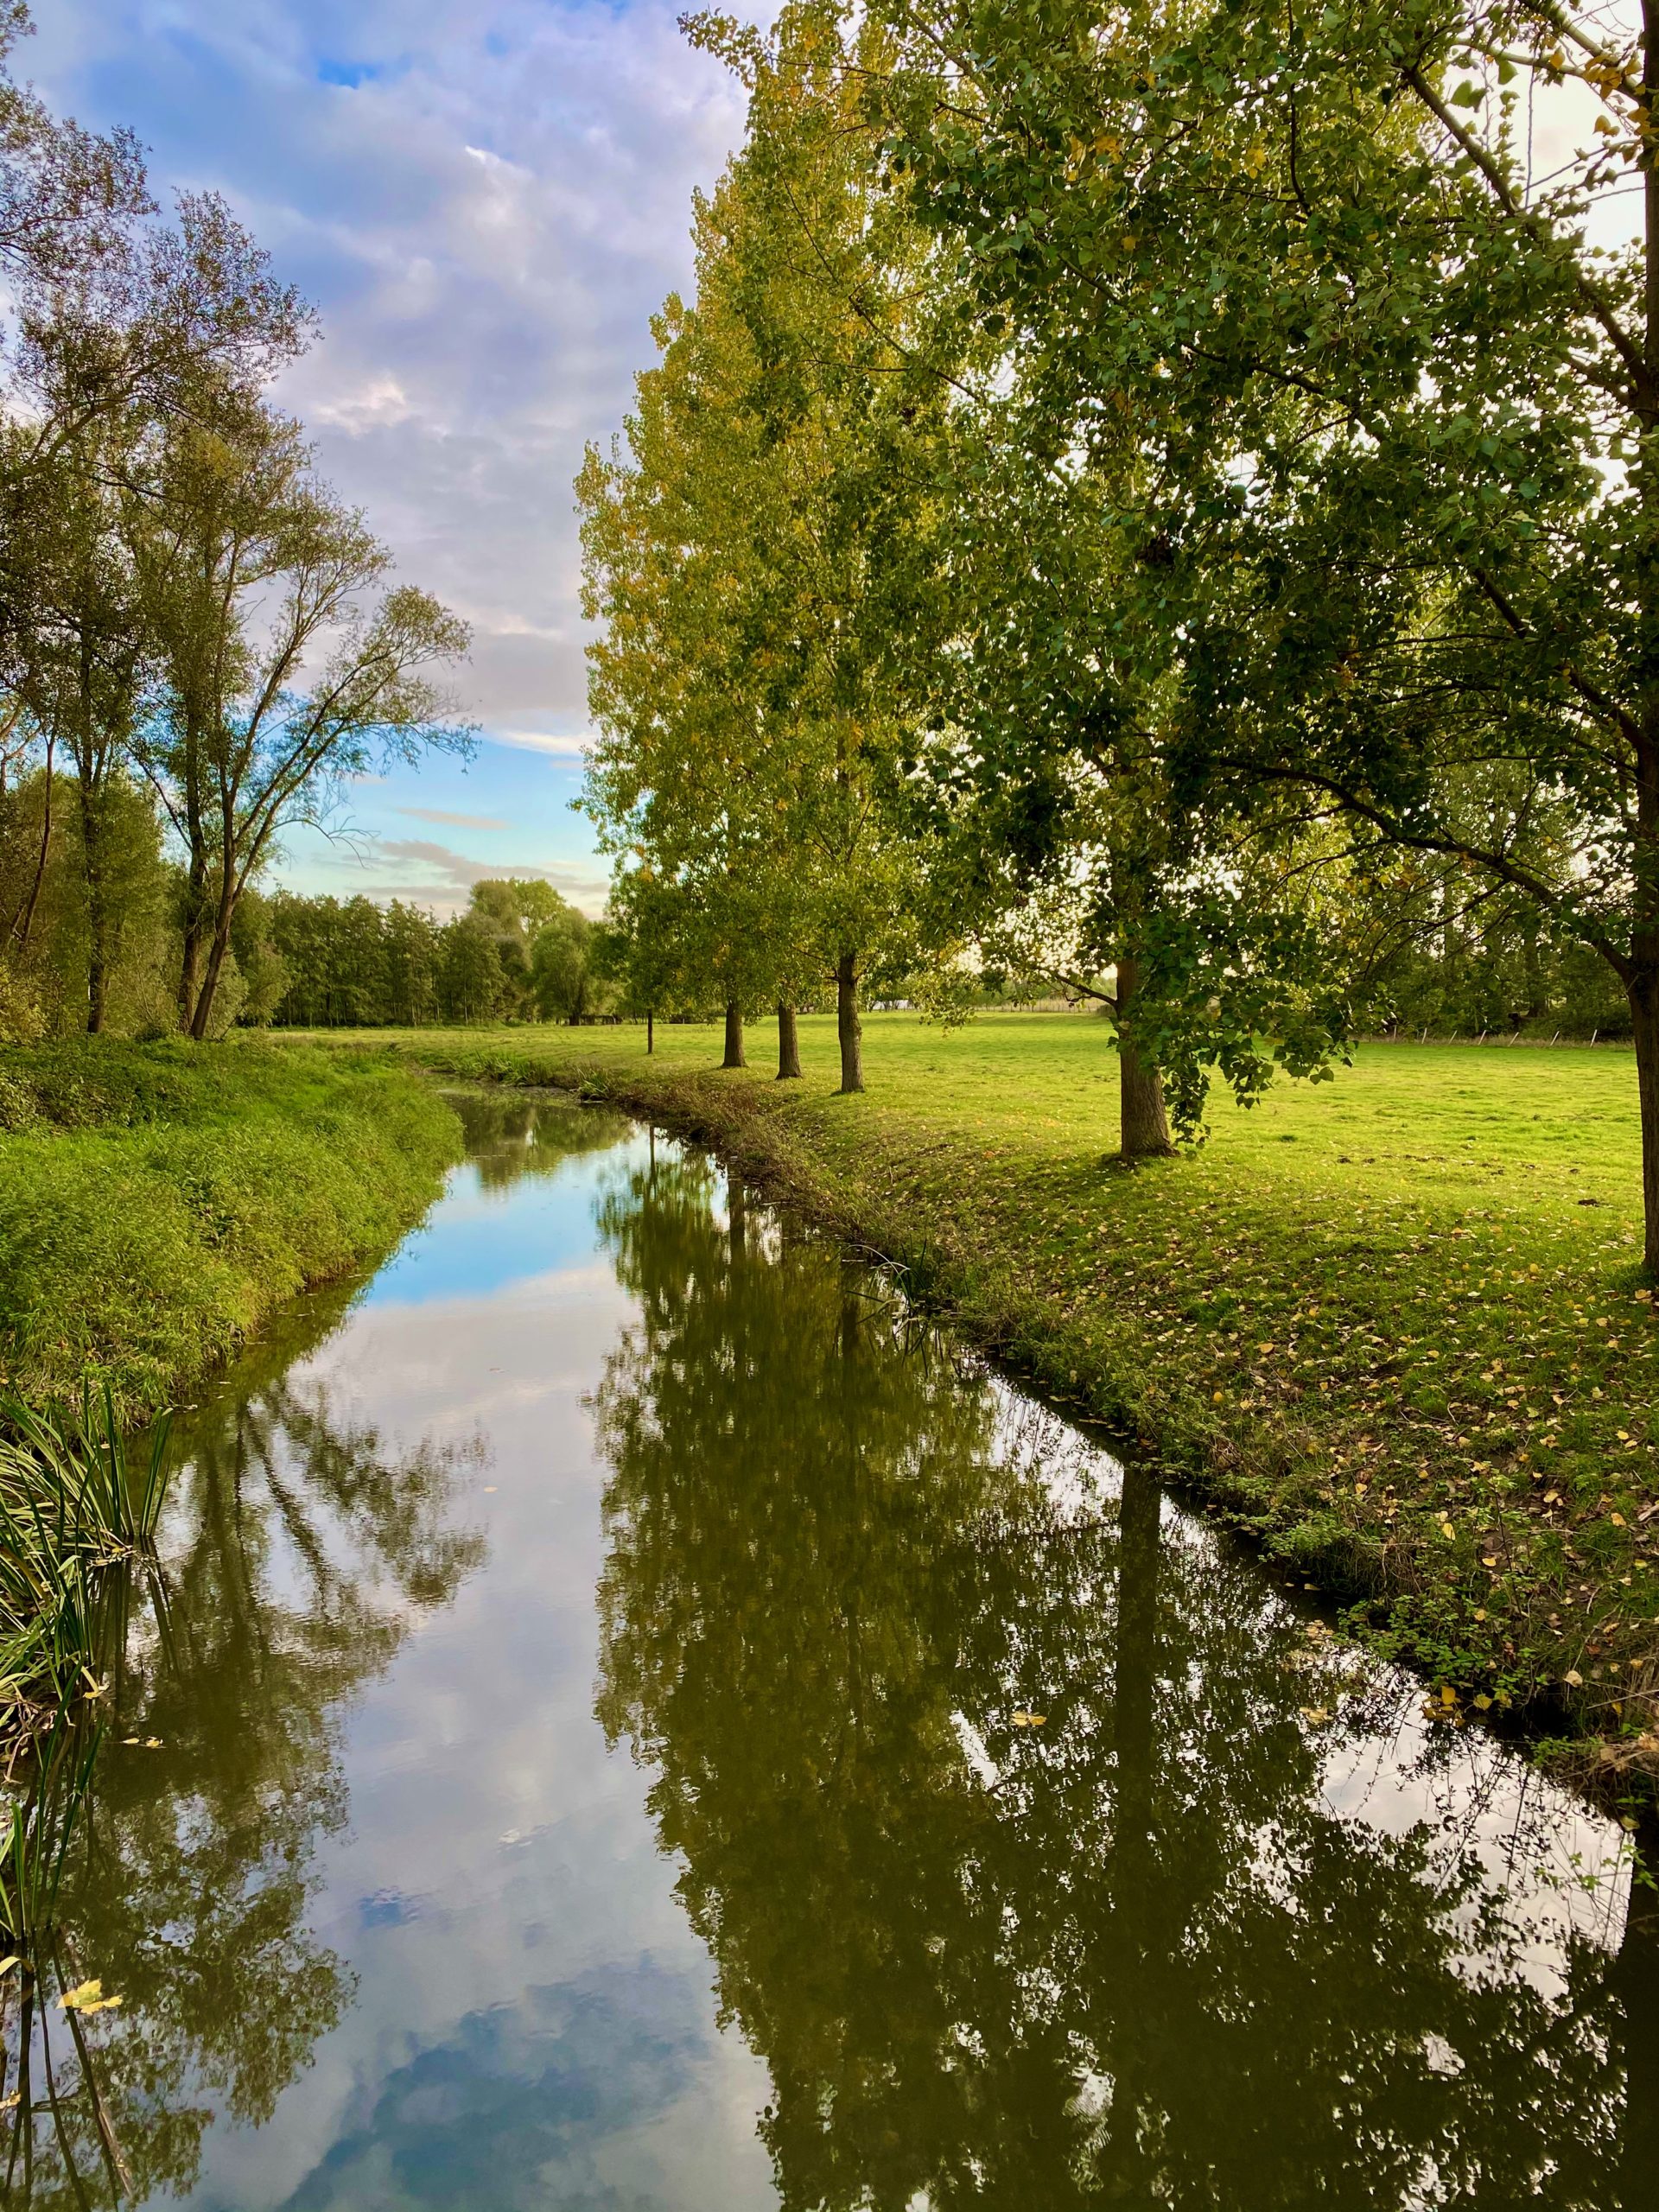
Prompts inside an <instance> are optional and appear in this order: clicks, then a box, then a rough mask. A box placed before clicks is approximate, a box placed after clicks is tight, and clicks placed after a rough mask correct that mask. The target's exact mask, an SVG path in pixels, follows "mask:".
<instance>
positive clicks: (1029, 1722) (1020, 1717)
mask: <svg viewBox="0 0 1659 2212" xmlns="http://www.w3.org/2000/svg"><path fill="white" fill-rule="evenodd" d="M1047 1718H1048V1715H1047V1714H1046V1713H1015V1714H1014V1726H1015V1727H1016V1728H1040V1727H1041V1726H1042V1725H1043V1723H1044V1721H1045V1720H1046V1719H1047Z"/></svg>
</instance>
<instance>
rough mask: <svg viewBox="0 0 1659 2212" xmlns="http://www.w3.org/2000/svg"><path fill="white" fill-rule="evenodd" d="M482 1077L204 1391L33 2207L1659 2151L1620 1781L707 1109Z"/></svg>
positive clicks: (1527, 2176)
mask: <svg viewBox="0 0 1659 2212" xmlns="http://www.w3.org/2000/svg"><path fill="white" fill-rule="evenodd" d="M467 1116H468V1119H469V1122H470V1124H471V1134H472V1135H473V1139H474V1151H473V1157H472V1159H471V1160H470V1162H469V1164H468V1165H467V1166H466V1167H465V1168H463V1169H461V1170H460V1171H458V1172H457V1173H456V1175H455V1177H454V1181H453V1183H452V1185H451V1188H450V1191H449V1192H448V1196H447V1197H446V1198H444V1200H443V1201H442V1203H441V1205H439V1206H438V1207H437V1208H436V1209H435V1211H434V1212H433V1214H432V1215H431V1217H429V1220H428V1222H427V1223H426V1224H424V1225H423V1228H422V1229H421V1230H418V1231H417V1232H416V1234H415V1235H414V1236H411V1237H410V1239H409V1240H408V1241H407V1243H405V1245H404V1248H403V1249H401V1250H400V1251H399V1252H398V1253H397V1255H395V1256H394V1257H393V1258H392V1260H391V1262H389V1263H388V1264H387V1266H386V1267H385V1268H383V1269H382V1270H381V1271H380V1273H379V1274H378V1276H377V1277H376V1278H375V1279H374V1280H373V1281H372V1282H371V1283H369V1284H367V1285H366V1286H363V1287H359V1289H358V1290H357V1291H356V1292H355V1294H353V1292H351V1291H350V1290H347V1289H342V1290H340V1291H339V1292H336V1293H334V1294H329V1295H327V1296H325V1297H321V1298H317V1299H313V1300H308V1301H307V1302H305V1303H304V1304H302V1306H299V1307H298V1308H296V1310H295V1311H294V1313H292V1314H291V1315H290V1317H289V1320H288V1322H287V1323H286V1325H285V1326H284V1329H283V1332H281V1334H280V1335H278V1336H277V1337H275V1338H272V1339H271V1340H270V1342H268V1343H267V1344H265V1345H264V1347H263V1348H262V1350H261V1351H260V1353H259V1355H258V1356H257V1358H255V1359H253V1360H251V1361H250V1362H249V1363H245V1365H244V1366H243V1367H242V1368H241V1369H240V1370H238V1371H237V1372H235V1373H234V1374H232V1375H230V1376H226V1378H224V1380H223V1382H222V1383H221V1385H220V1386H219V1388H218V1389H216V1390H215V1391H214V1392H213V1394H212V1395H210V1396H208V1397H206V1398H204V1400H203V1402H201V1403H200V1405H199V1406H198V1407H196V1408H194V1410H193V1411H191V1412H190V1413H188V1414H187V1415H185V1416H184V1418H183V1421H182V1425H181V1432H180V1447H181V1464H180V1466H179V1471H178V1473H177V1475H176V1477H175V1483H174V1487H173V1490H172V1492H171V1494H170V1498H169V1503H168V1515H167V1519H166V1523H165V1529H164V1541H163V1545H162V1552H163V1559H162V1572H161V1573H160V1575H159V1576H158V1577H157V1578H156V1579H155V1580H153V1581H151V1580H144V1581H143V1582H141V1583H139V1584H137V1585H136V1586H134V1587H133V1589H132V1590H131V1591H130V1592H129V1593H128V1604H127V1607H126V1618H124V1620H118V1621H114V1622H112V1624H111V1637H110V1657H109V1672H110V1675H111V1686H110V1688H109V1690H108V1691H107V1693H106V1694H105V1698H104V1699H103V1700H99V1703H100V1705H101V1706H102V1707H105V1708H107V1711H108V1715H109V1717H108V1719H107V1722H106V1724H105V1733H104V1736H103V1738H102V1741H101V1743H100V1745H99V1749H98V1753H97V1758H96V1763H95V1765H94V1768H93V1770H92V1777H91V1780H90V1783H89V1785H88V1789H87V1793H86V1801H85V1803H84V1804H83V1806H82V1808H81V1810H80V1815H79V1821H78V1822H77V1824H76V1825H75V1826H74V1827H73V1830H72V1831H71V1834H70V1840H69V1845H68V1848H67V1854H66V1859H65V1866H66V1873H65V1877H64V1883H63V1887H62V1890H61V1891H60V1897H59V1903H58V1906H57V1909H56V1911H55V1913H54V1916H53V1921H52V1925H51V1928H50V1929H49V1931H48V1939H46V1940H43V1943H42V1952H43V1954H44V1953H46V1952H49V1955H50V1959H51V1965H50V1967H49V1968H48V1971H47V1972H46V1973H45V1974H44V1975H43V1980H42V1986H41V1991H40V1992H39V2001H36V2002H35V2003H32V2004H31V2005H29V2009H28V2011H27V2013H24V2012H22V2010H21V2009H20V1999H19V1991H18V1984H17V1977H16V1974H15V1972H14V1973H13V1974H10V1975H8V1976H7V1977H6V1978H5V1979H4V1980H3V1982H0V1990H3V1992H4V1993H5V1998H4V2001H5V2004H6V2006H7V2010H6V2012H5V2015H4V2029H5V2037H6V2055H7V2066H8V2071H7V2077H6V2082H5V2089H6V2092H7V2093H8V2094H9V2095H11V2096H13V2097H15V2098H16V2102H15V2103H13V2104H11V2105H10V2106H9V2107H8V2108H7V2110H6V2111H5V2112H4V2113H3V2114H0V2126H3V2131H4V2133H3V2139H0V2159H3V2160H4V2161H5V2162H6V2164H5V2171H4V2186H3V2201H4V2202H5V2203H7V2204H16V2205H24V2204H28V2205H31V2206H42V2207H44V2206H52V2207H58V2206H66V2207H67V2206H80V2205H105V2206H107V2205H110V2204H111V2203H113V2202H120V2203H124V2204H126V2203H131V2204H147V2203H156V2204H160V2203H164V2202H172V2201H176V2200H181V2201H183V2202H186V2203H188V2204H190V2205H192V2206H195V2207H200V2208H210V2207H211V2208H216V2209H219V2212H232V2209H234V2212H252V2209H253V2208H261V2209H262V2212H263V2208H268V2207H270V2208H275V2207H279V2206H281V2207H290V2208H296V2212H298V2208H315V2212H346V2208H350V2209H351V2212H413V2209H414V2208H428V2207H465V2208H478V2212H530V2208H543V2207H545V2208H561V2212H563V2208H569V2212H576V2208H581V2212H647V2209H648V2208H649V2212H657V2209H658V2208H662V2209H663V2212H668V2208H673V2212H705V2208H706V2209H707V2212H716V2208H718V2212H747V2208H751V2207H753V2208H760V2207H766V2206H772V2205H777V2204H782V2205H785V2206H787V2207H789V2208H791V2212H807V2208H815V2207H820V2206H823V2207H836V2208H841V2207H848V2208H850V2207H855V2206H867V2205H868V2206H871V2207H879V2208H882V2212H887V2208H892V2212H920V2208H923V2207H927V2206H931V2207H935V2208H939V2207H944V2206H955V2205H961V2204H974V2205H985V2206H993V2207H1005V2206H1006V2207H1009V2208H1039V2212H1046V2208H1049V2207H1054V2208H1069V2207H1073V2206H1079V2207H1080V2206H1085V2205H1086V2206H1095V2205H1099V2206H1135V2207H1141V2206H1147V2207H1151V2206H1160V2207H1161V2206H1178V2207H1181V2208H1189V2207H1190V2208H1193V2212H1198V2208H1204V2212H1210V2208H1225V2209H1226V2212H1232V2208H1236V2212H1268V2208H1288V2207H1303V2206H1306V2207H1310V2208H1311V2207H1316V2206H1317V2207H1348V2206H1352V2207H1355V2208H1362V2207H1363V2208H1381V2207H1387V2208H1390V2209H1391V2212H1392V2209H1393V2208H1400V2212H1406V2208H1431V2207H1433V2208H1438V2207H1450V2206H1465V2205H1479V2206H1482V2207H1490V2208H1492V2212H1507V2209H1508V2208H1510V2207H1512V2206H1522V2205H1533V2204H1539V2205H1547V2206H1550V2207H1556V2208H1567V2207H1575V2208H1577V2207H1584V2208H1595V2212H1603V2208H1613V2207H1624V2208H1629V2209H1630V2212H1634V2208H1637V2207H1642V2208H1644V2209H1645V2208H1649V2207H1652V2206H1654V2205H1656V2204H1659V2147H1656V2141H1659V2139H1656V2125H1659V1930H1656V1913H1655V1910H1654V1907H1653V1904H1652V1903H1651V1902H1650V1899H1651V1897H1652V1896H1653V1893H1652V1892H1650V1891H1647V1890H1645V1889H1642V1888H1639V1887H1638V1888H1637V1890H1636V1891H1634V1892H1632V1890H1631V1884H1630V1854H1629V1852H1628V1849H1627V1848H1626V1847H1625V1846H1624V1840H1623V1838H1622V1835H1621V1833H1620V1831H1619V1830H1618V1828H1617V1827H1614V1826H1613V1825H1612V1824H1611V1823H1609V1822H1607V1821H1604V1820H1603V1819H1601V1818H1600V1817H1599V1816H1597V1815H1592V1814H1591V1813H1589V1812H1587V1811H1586V1810H1585V1809H1584V1808H1581V1807H1580V1806H1578V1805H1577V1804H1576V1803H1575V1802H1573V1800H1572V1799H1571V1798H1569V1797H1567V1796H1565V1795H1563V1794H1561V1793H1560V1792H1558V1791H1556V1790H1554V1789H1551V1788H1548V1787H1547V1786H1545V1785H1543V1784H1542V1783H1540V1782H1539V1781H1538V1780H1537V1778H1536V1777H1535V1776H1533V1775H1531V1774H1530V1773H1529V1770H1527V1768H1526V1767H1525V1765H1524V1764H1522V1761H1521V1760H1520V1759H1518V1758H1516V1755H1515V1754H1514V1753H1513V1752H1511V1751H1510V1750H1508V1749H1506V1748H1505V1747H1504V1746H1503V1745H1501V1744H1500V1743H1498V1742H1497V1739H1496V1738H1493V1737H1491V1736H1490V1735H1487V1734H1484V1733H1480V1732H1474V1731H1464V1730H1459V1729H1455V1728H1450V1727H1446V1726H1442V1725H1440V1724H1438V1723H1436V1722H1434V1721H1433V1720H1431V1719H1428V1718H1427V1716H1426V1715H1425V1713H1424V1712H1423V1709H1422V1707H1423V1694H1422V1690H1421V1686H1420V1685H1416V1684H1414V1683H1413V1682H1411V1681H1408V1680H1407V1679H1406V1678H1404V1677H1402V1676H1400V1675H1395V1674H1393V1673H1391V1672H1389V1671H1388V1670H1386V1669H1379V1668H1377V1667H1376V1666H1374V1665H1368V1664H1366V1663H1363V1662H1361V1661H1360V1660H1359V1659H1358V1658H1357V1656H1356V1655H1355V1654H1354V1653H1352V1652H1351V1651H1350V1650H1347V1649H1344V1648H1343V1647H1342V1645H1341V1644H1340V1643H1338V1641H1337V1640H1336V1639H1335V1638H1333V1637H1331V1636H1330V1635H1329V1634H1328V1633H1327V1632H1325V1631H1324V1630H1322V1629H1321V1626H1320V1624H1319V1623H1318V1622H1317V1621H1315V1620H1313V1618H1311V1617H1310V1616H1309V1615H1307V1614H1306V1613H1304V1612H1301V1611H1298V1610H1297V1609H1296V1606H1295V1605H1294V1604H1293V1602H1292V1601H1291V1600H1290V1599H1288V1598H1287V1596H1285V1595H1284V1594H1283V1593H1282V1592H1281V1591H1280V1590H1279V1589H1278V1588H1277V1587H1276V1586H1274V1584H1273V1583H1272V1582H1271V1581H1270V1580H1268V1578H1267V1577H1266V1576H1265V1575H1264V1574H1263V1573H1262V1571H1261V1570H1260V1569H1259V1568H1258V1567H1256V1566H1255V1565H1254V1564H1253V1563H1252V1562H1251V1561H1250V1560H1249V1559H1247V1558H1245V1557H1243V1556H1242V1555H1241V1554H1237V1553H1236V1552H1235V1551H1233V1550H1232V1549H1230V1548H1228V1547H1226V1546H1225V1545H1224V1544H1222V1543H1220V1542H1219V1541H1217V1539H1216V1538H1215V1537H1214V1536H1213V1535H1211V1533H1210V1532H1208V1531H1207V1530H1206V1529H1205V1528H1204V1527H1203V1526H1202V1525H1201V1524H1199V1523H1198V1522H1194V1521H1192V1520H1191V1519H1190V1518H1188V1517H1187V1516H1185V1515H1184V1514H1182V1513H1181V1512H1180V1511H1179V1510H1177V1509H1176V1508H1175V1507H1174V1506H1173V1504H1172V1503H1170V1502H1169V1501H1167V1500H1166V1499H1164V1498H1163V1497H1160V1493H1159V1491H1158V1490H1157V1488H1156V1486H1155V1484H1154V1482H1153V1481H1152V1479H1151V1478H1149V1477H1148V1476H1147V1474H1146V1473H1145V1472H1144V1471H1138V1470H1135V1469H1130V1470H1128V1471H1122V1470H1121V1469H1120V1468H1119V1467H1118V1466H1117V1465H1116V1463H1115V1462H1114V1461H1113V1460H1112V1459H1110V1457H1109V1455H1108V1454H1107V1453H1106V1452H1104V1451H1103V1449H1101V1448H1100V1446H1098V1444H1097V1443H1096V1442H1093V1441H1091V1440H1089V1439H1086V1438H1084V1436H1082V1435H1080V1434H1079V1433H1077V1431H1076V1430H1075V1429H1073V1428H1071V1427H1068V1426H1067V1425H1066V1424H1065V1423H1064V1422H1063V1421H1060V1420H1058V1418H1057V1417H1055V1416H1054V1415H1053V1414H1050V1413H1048V1412H1046V1411H1045V1410H1043V1409H1042V1408H1039V1407H1038V1406H1036V1405H1034V1404H1033V1403H1031V1402H1029V1401H1027V1400H1025V1399H1023V1398H1022V1397H1020V1395H1018V1394H1017V1393H1016V1392H1014V1391H1012V1390H1011V1389H1008V1388H1007V1386H1006V1385H1003V1384H1001V1383H999V1382H997V1381H996V1380H995V1378H994V1377H991V1376H988V1375H987V1374H986V1373H985V1372H984V1371H983V1370H982V1368H981V1367H979V1366H978V1365H977V1364H976V1363H974V1362H973V1361H972V1360H971V1359H969V1358H968V1357H965V1356H964V1355H963V1353H962V1352H961V1351H959V1349H957V1348H955V1347H953V1346H952V1345H951V1344H950V1342H949V1341H948V1340H946V1339H944V1338H941V1337H940V1336H939V1335H938V1333H937V1332H933V1331H931V1330H929V1329H928V1328H926V1327H924V1326H922V1325H918V1323H917V1322H916V1321H915V1320H914V1319H913V1318H912V1317H909V1316H907V1315H906V1313H905V1312H904V1310H903V1309H902V1307H901V1306H900V1305H899V1302H898V1300H896V1299H895V1297H894V1296H893V1292H892V1290H891V1288H890V1287H889V1286H888V1285H887V1283H886V1282H885V1281H883V1279H882V1278H881V1277H880V1276H879V1275H877V1274H873V1273H872V1272H871V1271H869V1270H868V1269H867V1268H863V1267H861V1266H858V1265H855V1264H852V1263H850V1262H849V1261H847V1260H846V1259H845V1258H844V1257H843V1256H842V1255H840V1254H839V1253H838V1252H837V1251H836V1249H834V1248H832V1247H829V1246H827V1245H825V1244H824V1243H821V1242H818V1241H815V1240H813V1239H811V1238H810V1237H808V1236H804V1234H802V1233H801V1232H800V1231H798V1230H795V1229H792V1228H791V1224H789V1223H788V1222H787V1221H784V1220H780V1219H779V1218H778V1217H776V1216H773V1215H771V1214H768V1213H766V1212H763V1211H760V1210H759V1209H758V1208H756V1207H755V1206H753V1205H747V1206H746V1205H745V1204H744V1203H743V1199H742V1194H741V1192H734V1191H732V1190H729V1189H728V1185H727V1184H726V1182H725V1180H724V1179H723V1178H721V1176H719V1175H718V1174H717V1173H715V1171H714V1170H713V1169H712V1168H711V1167H710V1166H709V1164H708V1163H706V1162H704V1161H702V1160H698V1159H696V1158H695V1157H690V1156H688V1155H687V1154H684V1153H683V1152H682V1151H680V1150H678V1149H677V1148H676V1147H673V1146H671V1145H670V1144H668V1143H667V1142H666V1141H664V1140H661V1139H654V1140H653V1139H652V1137H650V1136H649V1135H647V1134H645V1133H644V1132H642V1131H639V1130H637V1129H633V1128H630V1127H628V1126H627V1125H626V1124H624V1123H622V1122H619V1121H617V1120H615V1119H613V1118H610V1117H607V1116H601V1115H597V1114H594V1113H591V1112H588V1111H584V1110H582V1109H579V1108H577V1107H575V1106H574V1105H571V1104H569V1103H537V1102H533V1101H530V1100H526V1099H524V1098H522V1097H520V1098H505V1099H492V1100H474V1101H471V1102H468V1103H467ZM1632 1895H1634V1897H1635V1900H1636V1902H1635V1905H1634V1908H1632V1906H1631V1904H1630V1899H1631V1897H1632ZM54 1976H55V1977H56V1979H55V1980H54ZM89 1977H96V1978H97V1979H99V1980H100V1981H101V1983H102V1985H103V1989H104V1992H105V1994H106V1995H107V1994H118V1995H119V1996H120V1997H121V1998H122V1999H123V2003H122V2005H121V2006H120V2007H119V2009H118V2010H114V2011H111V2012H104V2013H99V2014H97V2015H89V2016H85V2017H82V2016H72V2015H71V2014H68V2013H66V2012H64V2011H62V2010H61V2009H60V2008H59V2007H58V2006H57V2005H56V2004H55V2001H54V1999H55V1994H56V1992H57V1990H58V1988H59V1987H60V1986H62V1985H70V1984H73V1983H74V1982H76V1981H79V1980H81V1979H83V1978H89ZM25 2051H26V2053H27V2062H28V2063H27V2072H26V2075H23V2074H21V2073H20V2063H21V2060H22V2056H23V2053H24V2052H25Z"/></svg>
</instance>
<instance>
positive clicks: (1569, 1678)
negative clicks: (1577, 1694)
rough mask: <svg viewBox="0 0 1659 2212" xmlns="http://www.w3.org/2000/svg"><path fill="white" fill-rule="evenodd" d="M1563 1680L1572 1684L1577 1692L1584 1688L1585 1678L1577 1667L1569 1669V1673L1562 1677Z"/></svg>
mask: <svg viewBox="0 0 1659 2212" xmlns="http://www.w3.org/2000/svg"><path fill="white" fill-rule="evenodd" d="M1561 1680H1562V1681H1564V1682H1570V1683H1571V1684H1572V1685H1573V1688H1574V1689H1575V1690H1578V1689H1582V1688H1584V1676H1583V1675H1581V1674H1580V1672H1579V1670H1578V1669H1577V1668H1576V1667H1569V1668H1568V1669H1567V1672H1566V1673H1565V1674H1564V1675H1562V1676H1561Z"/></svg>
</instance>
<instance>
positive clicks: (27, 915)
mask: <svg viewBox="0 0 1659 2212" xmlns="http://www.w3.org/2000/svg"><path fill="white" fill-rule="evenodd" d="M53 744H54V740H53V738H52V737H50V736H48V739H47V741H46V779H45V781H44V783H43V784H42V785H41V849H40V851H39V853H38V854H36V855H35V880H34V881H33V882H32V883H31V884H30V885H29V903H28V905H27V906H25V907H24V908H23V911H22V914H21V915H20V916H19V918H18V922H17V950H18V951H19V952H27V951H28V950H29V935H30V932H31V931H33V929H34V927H35V907H36V906H38V905H39V904H40V898H41V884H42V883H44V882H45V880H46V861H47V855H48V853H49V852H50V850H51V849H52V747H53Z"/></svg>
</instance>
